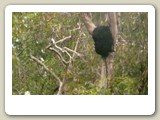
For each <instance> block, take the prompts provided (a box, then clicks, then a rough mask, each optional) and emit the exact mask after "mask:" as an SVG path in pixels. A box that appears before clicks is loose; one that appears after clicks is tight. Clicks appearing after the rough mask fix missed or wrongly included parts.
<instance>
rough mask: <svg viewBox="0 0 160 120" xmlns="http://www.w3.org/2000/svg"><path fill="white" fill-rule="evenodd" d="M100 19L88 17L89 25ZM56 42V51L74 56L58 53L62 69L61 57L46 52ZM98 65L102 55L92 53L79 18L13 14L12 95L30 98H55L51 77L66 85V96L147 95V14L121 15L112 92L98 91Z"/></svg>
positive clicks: (102, 15)
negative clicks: (37, 96)
mask: <svg viewBox="0 0 160 120" xmlns="http://www.w3.org/2000/svg"><path fill="white" fill-rule="evenodd" d="M105 14H106V13H92V20H93V22H94V23H96V24H101V25H105V24H106V21H105V20H106V19H105ZM51 40H52V41H51ZM59 40H62V42H59V43H57V46H58V47H60V48H69V50H73V51H74V52H72V51H69V50H68V52H62V53H61V56H62V57H63V58H64V61H65V62H66V64H64V63H65V62H64V61H62V59H61V56H60V55H58V54H57V53H56V52H55V51H52V50H51V49H48V48H49V47H48V46H49V45H50V44H51V43H52V42H53V41H54V42H57V41H59ZM63 40H64V41H63ZM62 50H64V49H62ZM65 50H67V49H65ZM75 51H76V52H75ZM68 54H69V55H68ZM37 60H38V61H39V62H38V61H37ZM67 62H68V63H67ZM40 63H41V64H40ZM101 64H102V59H101V56H100V55H98V54H96V52H95V50H94V42H93V39H92V37H91V35H89V33H88V32H87V30H86V28H85V26H84V24H83V22H82V20H81V16H80V14H79V13H43V12H37V13H36V12H33V13H32V12H29V13H25V12H23V13H22V12H17V13H13V15H12V89H13V90H12V94H13V95H21V94H24V93H25V91H30V92H31V94H35V95H54V94H57V88H58V87H59V83H58V80H57V79H56V78H55V76H54V75H53V73H54V74H55V75H56V76H57V77H58V78H59V79H60V80H65V81H66V84H65V86H64V92H63V94H67V95H68V94H71V95H86V94H87V95H99V94H116V95H126V94H130V95H137V94H145V95H146V94H148V14H147V13H121V16H120V34H119V40H118V41H117V44H116V52H114V64H113V67H114V73H113V78H112V90H109V89H106V88H101V89H100V86H99V80H100V71H101ZM45 67H47V68H48V69H49V70H47V69H46V68H45Z"/></svg>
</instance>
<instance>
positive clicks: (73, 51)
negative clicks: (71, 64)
mask: <svg viewBox="0 0 160 120" xmlns="http://www.w3.org/2000/svg"><path fill="white" fill-rule="evenodd" d="M63 49H66V50H68V51H70V52H72V53H75V54H76V55H77V56H79V57H80V56H82V55H81V54H80V53H78V52H76V51H75V50H72V49H69V48H67V47H63Z"/></svg>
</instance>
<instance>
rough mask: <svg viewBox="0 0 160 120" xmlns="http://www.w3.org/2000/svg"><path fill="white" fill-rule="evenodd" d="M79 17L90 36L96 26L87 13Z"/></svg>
mask: <svg viewBox="0 0 160 120" xmlns="http://www.w3.org/2000/svg"><path fill="white" fill-rule="evenodd" d="M81 17H82V20H83V22H84V25H85V26H86V28H87V30H88V32H89V33H90V34H92V32H93V30H94V29H95V28H96V25H95V24H94V23H93V22H92V20H91V17H90V15H89V13H81Z"/></svg>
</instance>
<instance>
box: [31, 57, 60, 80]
mask: <svg viewBox="0 0 160 120" xmlns="http://www.w3.org/2000/svg"><path fill="white" fill-rule="evenodd" d="M30 58H31V59H32V60H34V61H35V62H37V63H38V64H40V65H41V66H43V67H44V69H45V70H46V71H48V72H49V73H51V75H52V76H54V78H56V80H58V81H59V82H60V83H61V80H60V78H59V77H58V76H57V75H56V74H55V73H54V72H52V71H51V70H50V69H49V68H48V67H47V66H46V65H45V64H43V63H42V62H41V61H40V60H38V59H37V58H36V57H34V56H33V55H30Z"/></svg>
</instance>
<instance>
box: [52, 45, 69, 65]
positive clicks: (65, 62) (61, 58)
mask: <svg viewBox="0 0 160 120" xmlns="http://www.w3.org/2000/svg"><path fill="white" fill-rule="evenodd" d="M49 50H52V51H54V52H55V53H56V54H57V55H58V56H59V57H60V60H61V62H62V63H64V64H65V65H67V64H69V63H70V60H69V61H66V60H65V59H64V58H63V57H62V55H61V53H59V51H57V50H56V49H55V48H51V47H50V48H49Z"/></svg>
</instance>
